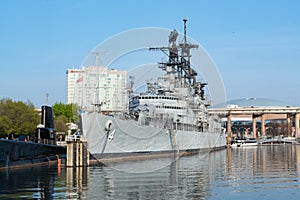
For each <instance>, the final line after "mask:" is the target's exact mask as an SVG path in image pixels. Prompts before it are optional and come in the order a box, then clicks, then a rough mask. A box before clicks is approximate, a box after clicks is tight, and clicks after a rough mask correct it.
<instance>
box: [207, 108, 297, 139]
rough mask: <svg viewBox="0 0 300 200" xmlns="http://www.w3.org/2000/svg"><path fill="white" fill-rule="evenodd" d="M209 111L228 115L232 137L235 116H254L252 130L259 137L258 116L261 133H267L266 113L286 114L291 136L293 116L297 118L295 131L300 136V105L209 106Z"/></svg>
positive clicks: (228, 134)
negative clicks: (232, 122) (232, 120)
mask: <svg viewBox="0 0 300 200" xmlns="http://www.w3.org/2000/svg"><path fill="white" fill-rule="evenodd" d="M208 113H209V114H211V115H219V116H224V117H225V116H226V117H227V136H228V137H229V138H231V137H232V132H231V118H232V117H233V116H241V115H243V116H252V131H253V135H254V137H255V138H256V137H257V130H256V120H257V118H260V119H261V133H262V135H265V133H266V129H265V119H266V115H273V116H274V115H275V116H276V115H278V116H282V115H284V116H285V117H286V120H287V126H288V136H291V127H292V125H291V118H295V131H296V137H297V138H299V137H300V128H299V117H300V107H289V106H274V107H273V106H270V107H242V108H239V107H235V108H209V109H208Z"/></svg>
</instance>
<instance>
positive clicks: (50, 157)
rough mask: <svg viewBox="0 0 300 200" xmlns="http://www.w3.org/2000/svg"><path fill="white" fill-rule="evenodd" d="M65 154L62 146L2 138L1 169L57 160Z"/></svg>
mask: <svg viewBox="0 0 300 200" xmlns="http://www.w3.org/2000/svg"><path fill="white" fill-rule="evenodd" d="M65 154H66V148H65V147H62V146H56V145H46V144H39V143H33V142H22V141H14V140H5V139H0V169H2V168H12V167H20V166H24V165H34V164H41V163H45V162H51V161H56V160H57V159H59V157H60V156H62V157H63V156H64V155H65Z"/></svg>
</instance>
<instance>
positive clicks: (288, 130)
mask: <svg viewBox="0 0 300 200" xmlns="http://www.w3.org/2000/svg"><path fill="white" fill-rule="evenodd" d="M286 122H287V136H288V137H291V132H292V126H291V115H290V114H286Z"/></svg>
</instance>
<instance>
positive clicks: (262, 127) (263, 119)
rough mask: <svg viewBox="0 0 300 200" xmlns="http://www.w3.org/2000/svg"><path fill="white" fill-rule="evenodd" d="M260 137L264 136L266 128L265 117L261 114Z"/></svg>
mask: <svg viewBox="0 0 300 200" xmlns="http://www.w3.org/2000/svg"><path fill="white" fill-rule="evenodd" d="M261 135H262V136H265V135H266V127H265V115H264V114H261Z"/></svg>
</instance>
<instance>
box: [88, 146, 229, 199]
mask: <svg viewBox="0 0 300 200" xmlns="http://www.w3.org/2000/svg"><path fill="white" fill-rule="evenodd" d="M225 154H226V152H225V151H222V152H218V153H211V154H206V155H200V157H199V156H191V157H182V158H180V159H179V158H176V157H174V158H164V159H156V160H155V162H154V161H153V160H147V161H139V162H138V163H135V164H133V163H132V162H127V163H118V164H109V165H106V166H97V167H94V169H93V170H90V182H91V183H93V184H92V185H89V194H88V197H89V198H91V199H97V198H108V199H124V198H126V199H161V198H163V199H164V198H173V197H176V198H180V199H206V198H207V196H209V190H210V187H209V181H210V176H211V175H213V174H214V170H216V168H218V167H219V166H215V165H216V163H223V162H224V161H225V159H224V158H225ZM222 160H223V161H222ZM165 163H171V164H170V165H168V166H166V165H165ZM151 164H155V165H161V166H164V167H163V168H160V169H158V170H155V171H150V170H148V169H152V167H151ZM217 165H219V164H217ZM165 166H166V167H165ZM132 167H133V169H131V170H132V171H133V172H134V171H135V170H138V171H140V170H141V168H143V171H147V172H146V173H145V172H143V173H128V168H132ZM121 169H125V170H124V171H122V170H121Z"/></svg>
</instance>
